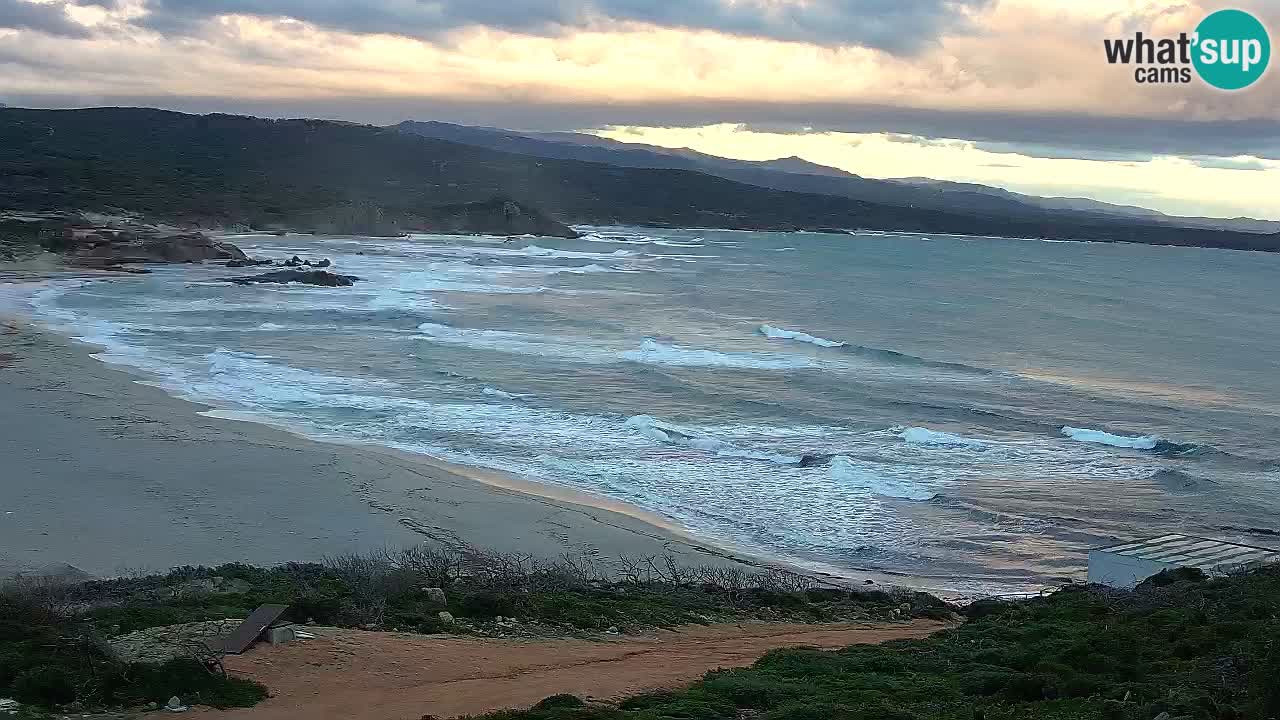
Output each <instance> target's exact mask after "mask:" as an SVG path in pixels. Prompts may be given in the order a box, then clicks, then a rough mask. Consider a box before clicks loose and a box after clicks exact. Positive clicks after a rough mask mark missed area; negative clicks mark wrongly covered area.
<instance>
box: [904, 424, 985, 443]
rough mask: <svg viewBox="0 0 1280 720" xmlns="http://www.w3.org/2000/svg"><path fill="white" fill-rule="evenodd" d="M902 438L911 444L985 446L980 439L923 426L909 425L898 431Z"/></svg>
mask: <svg viewBox="0 0 1280 720" xmlns="http://www.w3.org/2000/svg"><path fill="white" fill-rule="evenodd" d="M898 436H899V437H901V438H902V439H903V440H905V441H907V442H908V443H911V444H913V445H942V446H951V447H971V448H980V447H986V443H983V442H982V441H981V440H973V439H971V438H967V437H961V436H959V435H953V434H952V433H948V432H942V431H940V430H930V429H929V428H923V427H910V428H906V429H904V430H902V431H901V432H899V433H898Z"/></svg>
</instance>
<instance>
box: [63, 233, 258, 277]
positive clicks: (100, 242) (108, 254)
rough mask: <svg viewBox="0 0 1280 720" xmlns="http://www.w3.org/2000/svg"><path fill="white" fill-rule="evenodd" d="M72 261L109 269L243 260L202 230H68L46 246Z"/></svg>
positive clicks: (233, 248)
mask: <svg viewBox="0 0 1280 720" xmlns="http://www.w3.org/2000/svg"><path fill="white" fill-rule="evenodd" d="M48 247H49V249H50V250H52V251H54V252H62V253H65V254H66V255H67V258H68V260H69V261H70V262H72V263H73V264H78V265H83V266H86V267H99V268H109V267H113V266H118V265H122V264H125V263H194V262H202V261H205V260H233V261H234V260H246V259H247V258H246V256H245V254H244V252H243V251H241V250H240V248H238V247H236V246H235V245H232V244H231V243H226V242H221V241H218V240H214V239H212V238H209V237H207V236H205V235H203V234H201V233H179V234H164V233H162V232H158V231H152V232H135V231H125V230H107V229H101V230H82V229H75V228H71V229H67V230H66V231H64V234H63V235H61V236H60V237H58V238H57V239H56V242H51V243H50V244H49V245H48Z"/></svg>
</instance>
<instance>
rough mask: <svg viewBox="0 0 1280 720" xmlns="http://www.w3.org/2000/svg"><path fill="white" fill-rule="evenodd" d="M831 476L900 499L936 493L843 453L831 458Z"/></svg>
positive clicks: (927, 496) (878, 493)
mask: <svg viewBox="0 0 1280 720" xmlns="http://www.w3.org/2000/svg"><path fill="white" fill-rule="evenodd" d="M831 478H832V479H833V480H836V481H838V482H840V483H843V484H845V485H853V486H855V487H859V488H862V489H864V490H868V491H870V492H872V493H874V494H876V495H883V496H884V497H891V498H898V499H901V500H932V499H933V498H934V497H936V496H937V493H936V492H934V491H932V490H930V489H928V488H925V487H922V486H921V485H920V483H918V482H913V481H911V480H906V479H903V478H894V477H889V476H887V475H885V474H883V473H880V472H876V471H874V470H872V469H871V468H870V467H868V466H865V465H861V464H859V463H855V462H854V461H853V460H851V459H849V458H848V457H845V456H844V455H836V456H835V457H833V458H831Z"/></svg>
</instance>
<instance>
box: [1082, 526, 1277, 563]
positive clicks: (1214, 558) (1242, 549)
mask: <svg viewBox="0 0 1280 720" xmlns="http://www.w3.org/2000/svg"><path fill="white" fill-rule="evenodd" d="M1099 551H1100V552H1107V553H1112V554H1115V555H1124V556H1127V557H1134V558H1141V559H1143V560H1155V561H1157V562H1163V563H1168V564H1170V565H1183V566H1187V567H1198V568H1214V567H1221V566H1224V565H1243V564H1246V563H1274V562H1280V551H1277V550H1272V549H1270V548H1263V547H1254V546H1252V545H1241V544H1239V543H1230V542H1225V541H1222V540H1210V539H1209V538H1202V537H1194V536H1191V535H1177V534H1173V535H1161V536H1160V537H1154V538H1148V539H1146V540H1137V541H1134V542H1128V543H1124V544H1123V545H1113V546H1111V547H1106V548H1099Z"/></svg>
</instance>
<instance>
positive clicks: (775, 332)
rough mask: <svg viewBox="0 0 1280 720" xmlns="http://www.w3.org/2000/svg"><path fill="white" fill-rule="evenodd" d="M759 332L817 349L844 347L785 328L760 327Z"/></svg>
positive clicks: (836, 341) (840, 344)
mask: <svg viewBox="0 0 1280 720" xmlns="http://www.w3.org/2000/svg"><path fill="white" fill-rule="evenodd" d="M759 332H760V334H761V335H764V336H765V337H767V338H774V339H782V340H798V341H800V342H807V343H811V344H813V345H817V346H819V347H827V348H831V347H842V346H843V345H844V343H843V342H840V341H838V340H828V339H826V338H820V337H818V336H816V335H810V334H809V333H805V332H800V331H798V330H787V329H785V328H777V327H774V326H772V325H761V326H760V328H759Z"/></svg>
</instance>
